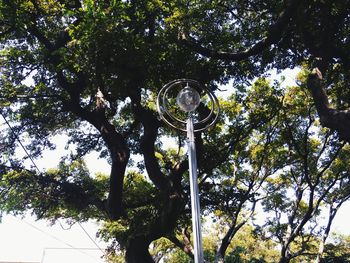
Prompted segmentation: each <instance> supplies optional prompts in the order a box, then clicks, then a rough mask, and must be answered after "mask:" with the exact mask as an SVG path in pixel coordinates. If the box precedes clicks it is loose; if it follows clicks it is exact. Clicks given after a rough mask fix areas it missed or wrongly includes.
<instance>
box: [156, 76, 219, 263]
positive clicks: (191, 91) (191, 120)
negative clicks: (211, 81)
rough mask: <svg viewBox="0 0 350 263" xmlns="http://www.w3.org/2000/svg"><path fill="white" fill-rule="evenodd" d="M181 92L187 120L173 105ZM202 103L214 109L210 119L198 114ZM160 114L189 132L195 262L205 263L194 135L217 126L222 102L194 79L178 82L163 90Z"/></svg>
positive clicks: (158, 103)
mask: <svg viewBox="0 0 350 263" xmlns="http://www.w3.org/2000/svg"><path fill="white" fill-rule="evenodd" d="M179 89H180V91H179V92H178V93H177V95H176V104H177V106H178V107H179V108H180V109H181V110H182V111H183V112H185V116H183V115H182V116H181V114H178V112H177V111H176V109H175V110H174V109H173V107H174V105H170V104H171V102H174V98H173V97H174V93H176V91H178V90H179ZM200 93H201V94H203V95H204V96H207V97H208V98H209V99H207V100H206V101H202V100H201V96H200ZM172 95H173V96H172ZM201 102H202V103H205V102H207V106H208V107H209V109H210V111H209V113H208V115H207V116H205V117H204V118H203V117H202V116H200V115H199V114H196V112H195V111H196V109H197V108H198V106H199V105H200V103H201ZM173 104H174V103H173ZM157 110H158V113H159V115H160V117H161V118H162V119H163V120H164V122H166V123H167V124H168V125H170V126H171V127H173V128H176V129H178V130H181V131H185V132H187V147H188V153H187V154H188V162H189V173H190V190H191V211H192V228H193V239H194V240H193V243H194V262H195V263H203V262H204V257H203V247H202V234H201V221H200V205H199V191H198V182H197V180H198V178H197V159H196V148H195V141H194V133H195V132H198V131H202V130H205V129H208V128H209V127H210V126H212V125H214V124H215V122H216V120H217V118H218V115H219V112H220V108H219V102H218V100H217V98H216V96H215V94H214V93H213V92H212V91H211V90H209V89H207V88H205V87H203V86H201V85H200V84H199V82H198V81H195V80H192V79H178V80H174V81H171V82H169V83H168V84H166V85H165V86H164V87H163V88H162V89H161V90H160V92H159V94H158V97H157ZM179 115H180V116H179ZM184 118H186V119H185V120H184Z"/></svg>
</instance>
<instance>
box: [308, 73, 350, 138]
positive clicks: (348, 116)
mask: <svg viewBox="0 0 350 263" xmlns="http://www.w3.org/2000/svg"><path fill="white" fill-rule="evenodd" d="M307 86H308V89H309V90H310V91H311V94H312V97H313V99H314V102H315V105H316V109H317V113H318V115H319V117H320V121H321V124H322V126H324V127H327V128H330V129H331V130H335V131H337V132H338V134H339V138H340V139H341V140H344V141H346V142H349V143H350V111H349V110H337V109H333V108H331V107H330V104H329V101H328V97H327V94H326V91H325V87H324V86H325V84H324V82H323V78H322V74H321V72H320V71H319V69H318V68H315V69H314V70H313V71H312V73H311V74H310V75H309V76H308V79H307Z"/></svg>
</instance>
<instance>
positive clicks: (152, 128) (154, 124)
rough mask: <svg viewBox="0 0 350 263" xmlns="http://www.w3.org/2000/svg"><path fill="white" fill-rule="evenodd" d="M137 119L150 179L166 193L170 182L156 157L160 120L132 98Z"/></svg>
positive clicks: (136, 99)
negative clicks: (140, 128) (141, 128)
mask: <svg viewBox="0 0 350 263" xmlns="http://www.w3.org/2000/svg"><path fill="white" fill-rule="evenodd" d="M132 101H133V110H134V114H135V117H136V118H137V120H139V121H140V122H141V123H142V126H143V136H142V138H141V151H142V153H143V156H144V160H145V166H146V170H147V173H148V176H149V178H150V179H151V180H152V182H153V183H154V185H155V186H156V187H157V188H158V189H160V190H162V191H164V190H169V189H170V180H169V179H168V178H167V177H166V176H165V174H164V173H163V172H162V171H161V169H160V166H159V163H158V160H157V158H156V156H155V152H156V148H155V141H156V139H157V135H158V128H159V126H160V122H159V120H158V119H157V118H156V116H154V114H153V112H151V111H150V110H148V109H146V108H144V107H142V105H141V104H140V102H139V98H138V97H137V96H135V97H133V98H132Z"/></svg>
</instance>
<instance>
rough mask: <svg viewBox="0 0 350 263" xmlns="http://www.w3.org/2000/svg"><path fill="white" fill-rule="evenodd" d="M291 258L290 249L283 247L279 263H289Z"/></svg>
mask: <svg viewBox="0 0 350 263" xmlns="http://www.w3.org/2000/svg"><path fill="white" fill-rule="evenodd" d="M289 261H290V257H289V256H288V247H287V246H284V245H283V246H282V248H281V256H280V259H279V261H278V263H289Z"/></svg>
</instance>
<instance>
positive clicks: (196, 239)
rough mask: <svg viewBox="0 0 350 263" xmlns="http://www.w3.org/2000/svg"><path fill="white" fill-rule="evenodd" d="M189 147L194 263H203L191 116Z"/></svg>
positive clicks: (188, 121) (189, 120)
mask: <svg viewBox="0 0 350 263" xmlns="http://www.w3.org/2000/svg"><path fill="white" fill-rule="evenodd" d="M186 128H187V140H188V141H187V145H188V162H189V171H190V189H191V210H192V228H193V243H194V262H195V263H203V262H204V257H203V247H202V234H201V220H200V206H199V191H198V182H197V159H196V148H195V143H194V131H193V119H192V117H191V116H189V118H188V119H187V125H186Z"/></svg>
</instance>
